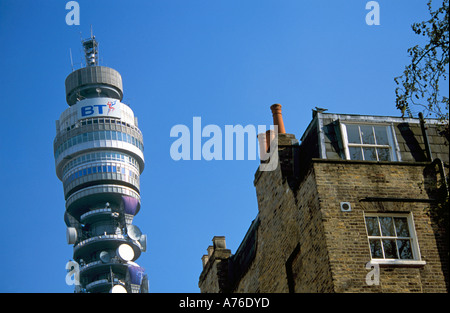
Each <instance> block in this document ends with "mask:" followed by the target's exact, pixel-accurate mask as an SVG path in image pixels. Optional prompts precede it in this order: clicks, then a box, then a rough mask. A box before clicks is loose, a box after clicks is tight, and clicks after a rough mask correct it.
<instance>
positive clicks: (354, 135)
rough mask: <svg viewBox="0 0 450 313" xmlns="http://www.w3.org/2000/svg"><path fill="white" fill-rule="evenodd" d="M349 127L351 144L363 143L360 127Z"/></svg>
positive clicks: (348, 135) (348, 138) (348, 137)
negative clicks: (360, 136)
mask: <svg viewBox="0 0 450 313" xmlns="http://www.w3.org/2000/svg"><path fill="white" fill-rule="evenodd" d="M346 127H347V140H348V142H349V143H361V139H360V138H359V127H358V125H346Z"/></svg>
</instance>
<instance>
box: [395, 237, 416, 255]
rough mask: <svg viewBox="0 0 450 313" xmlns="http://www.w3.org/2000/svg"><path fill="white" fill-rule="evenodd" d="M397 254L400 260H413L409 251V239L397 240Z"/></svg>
mask: <svg viewBox="0 0 450 313" xmlns="http://www.w3.org/2000/svg"><path fill="white" fill-rule="evenodd" d="M397 246H398V253H399V254H400V259H407V260H411V259H413V254H412V250H411V241H410V240H409V239H399V240H397Z"/></svg>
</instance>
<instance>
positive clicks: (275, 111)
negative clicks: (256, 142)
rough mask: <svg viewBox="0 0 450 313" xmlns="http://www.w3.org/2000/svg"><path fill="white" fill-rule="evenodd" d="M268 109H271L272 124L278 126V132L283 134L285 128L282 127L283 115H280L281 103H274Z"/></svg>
mask: <svg viewBox="0 0 450 313" xmlns="http://www.w3.org/2000/svg"><path fill="white" fill-rule="evenodd" d="M270 109H271V110H272V116H273V125H277V126H278V133H279V134H285V133H286V130H285V129H284V123H283V115H281V104H278V103H275V104H273V105H272V106H271V107H270Z"/></svg>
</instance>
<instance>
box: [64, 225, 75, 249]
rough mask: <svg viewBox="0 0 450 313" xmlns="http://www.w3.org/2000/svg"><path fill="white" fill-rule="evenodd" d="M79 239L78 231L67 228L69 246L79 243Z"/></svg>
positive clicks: (73, 228)
mask: <svg viewBox="0 0 450 313" xmlns="http://www.w3.org/2000/svg"><path fill="white" fill-rule="evenodd" d="M77 238H78V233H77V229H76V228H75V227H67V230H66V239H67V244H69V245H73V244H74V243H75V242H76V241H77Z"/></svg>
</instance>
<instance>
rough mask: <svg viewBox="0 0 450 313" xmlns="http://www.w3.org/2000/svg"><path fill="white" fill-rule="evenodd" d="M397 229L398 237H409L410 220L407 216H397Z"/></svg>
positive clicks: (395, 220) (395, 219)
mask: <svg viewBox="0 0 450 313" xmlns="http://www.w3.org/2000/svg"><path fill="white" fill-rule="evenodd" d="M394 222H395V230H396V231H397V237H409V229H408V220H407V218H406V217H395V218H394Z"/></svg>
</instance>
